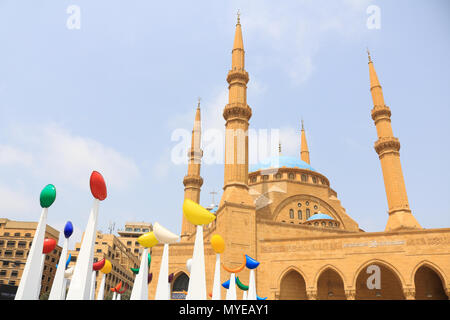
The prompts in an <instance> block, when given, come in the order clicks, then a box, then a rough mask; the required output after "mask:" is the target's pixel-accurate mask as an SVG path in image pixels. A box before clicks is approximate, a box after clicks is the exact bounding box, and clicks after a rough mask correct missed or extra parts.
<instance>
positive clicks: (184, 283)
mask: <svg viewBox="0 0 450 320" xmlns="http://www.w3.org/2000/svg"><path fill="white" fill-rule="evenodd" d="M188 286H189V276H188V275H187V274H186V273H185V272H184V271H178V272H177V273H175V274H174V277H173V282H172V284H171V286H170V287H171V288H170V293H171V298H172V299H185V294H184V293H183V292H187V291H188Z"/></svg>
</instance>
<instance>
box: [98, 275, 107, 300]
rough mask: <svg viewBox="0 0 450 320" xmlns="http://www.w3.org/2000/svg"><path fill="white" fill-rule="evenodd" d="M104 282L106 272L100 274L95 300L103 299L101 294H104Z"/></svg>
mask: <svg viewBox="0 0 450 320" xmlns="http://www.w3.org/2000/svg"><path fill="white" fill-rule="evenodd" d="M105 282H106V274H105V273H103V275H102V282H100V288H99V289H98V293H97V300H103V296H104V295H105Z"/></svg>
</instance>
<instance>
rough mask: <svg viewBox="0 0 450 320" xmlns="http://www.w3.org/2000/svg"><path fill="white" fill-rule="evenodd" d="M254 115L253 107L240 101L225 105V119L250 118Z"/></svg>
mask: <svg viewBox="0 0 450 320" xmlns="http://www.w3.org/2000/svg"><path fill="white" fill-rule="evenodd" d="M251 116H252V109H251V108H250V107H249V106H248V105H243V104H240V103H229V104H227V105H226V106H225V109H224V110H223V117H224V118H225V120H227V121H228V120H229V119H231V118H237V119H245V120H247V121H248V120H250V118H251Z"/></svg>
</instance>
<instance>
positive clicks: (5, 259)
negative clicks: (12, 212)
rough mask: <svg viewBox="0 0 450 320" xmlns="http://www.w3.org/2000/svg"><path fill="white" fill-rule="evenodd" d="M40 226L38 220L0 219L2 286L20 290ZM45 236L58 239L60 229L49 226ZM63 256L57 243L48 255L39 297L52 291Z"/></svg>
mask: <svg viewBox="0 0 450 320" xmlns="http://www.w3.org/2000/svg"><path fill="white" fill-rule="evenodd" d="M37 225H38V223H37V222H28V221H13V220H9V219H6V218H0V286H2V285H3V286H4V287H3V288H5V287H6V288H8V289H10V290H13V291H15V290H17V287H18V286H19V283H20V279H21V277H22V272H23V269H24V267H25V263H26V261H27V257H28V252H29V250H30V248H31V243H32V242H33V237H34V234H35V232H36V227H37ZM45 238H52V239H55V240H56V241H58V239H59V232H58V231H57V230H56V229H54V228H52V227H51V226H49V225H47V228H46V232H45ZM60 255H61V247H60V246H58V245H57V246H56V248H55V249H54V250H53V251H52V252H51V253H50V254H48V255H47V256H46V257H45V264H44V269H43V271H42V284H41V292H40V296H41V295H43V294H49V293H50V290H51V288H52V283H53V278H54V276H55V272H56V264H57V263H58V260H59V256H60ZM0 291H1V289H0Z"/></svg>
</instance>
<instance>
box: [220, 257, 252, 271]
mask: <svg viewBox="0 0 450 320" xmlns="http://www.w3.org/2000/svg"><path fill="white" fill-rule="evenodd" d="M244 258H245V255H244ZM245 263H246V261H245V260H244V263H243V264H242V265H241V266H239V267H237V268H235V269H230V268H227V267H225V265H224V264H223V263H222V267H223V268H224V269H225V271H227V272H229V273H239V272H241V271H242V270H243V269H244V268H245Z"/></svg>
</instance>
